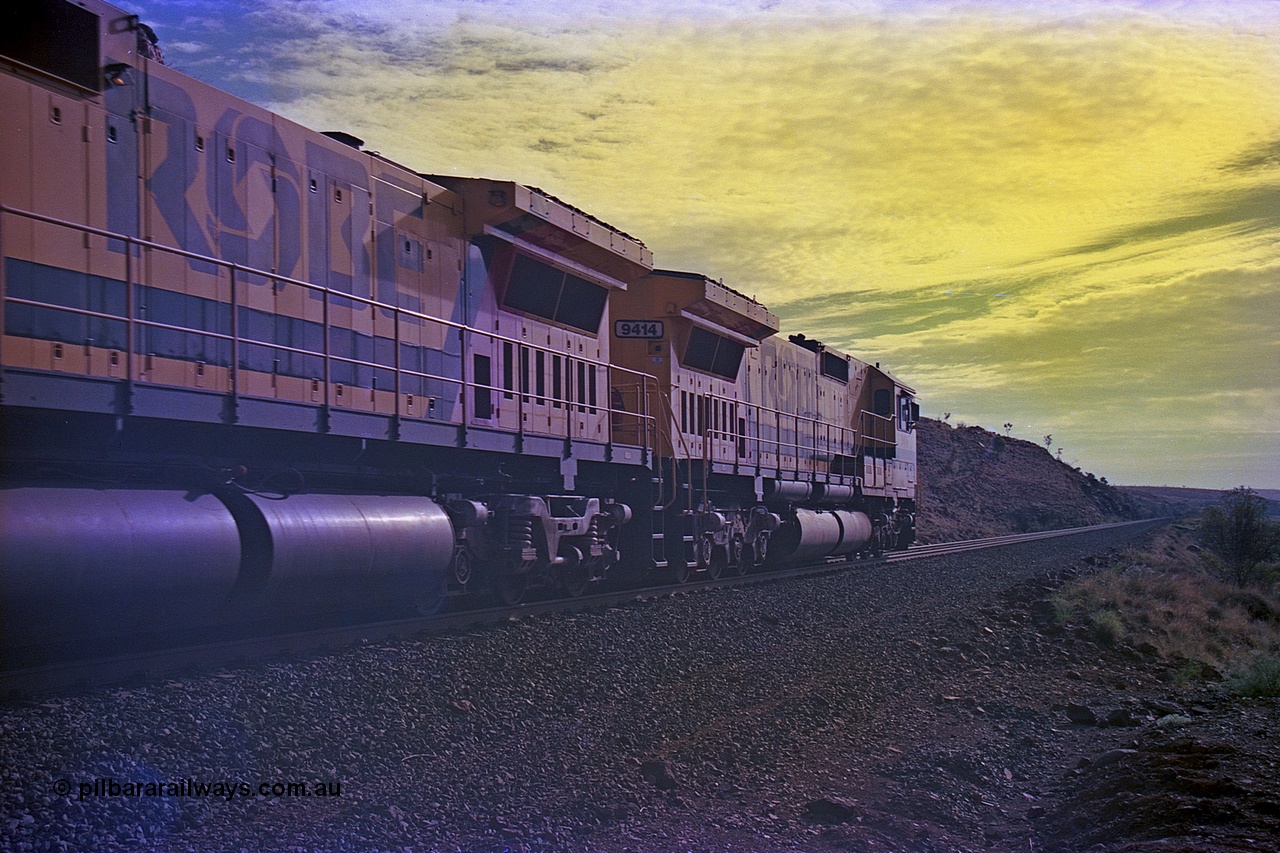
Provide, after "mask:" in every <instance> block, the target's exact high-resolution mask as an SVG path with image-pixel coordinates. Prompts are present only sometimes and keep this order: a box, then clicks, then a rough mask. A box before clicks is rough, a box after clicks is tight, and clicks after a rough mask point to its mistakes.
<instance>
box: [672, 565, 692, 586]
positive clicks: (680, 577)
mask: <svg viewBox="0 0 1280 853" xmlns="http://www.w3.org/2000/svg"><path fill="white" fill-rule="evenodd" d="M691 574H693V570H692V569H690V568H689V564H688V563H687V562H685V561H684V560H677V561H676V563H675V565H673V566H672V567H671V579H672V580H673V581H675V582H676V583H688V582H689V576H690V575H691Z"/></svg>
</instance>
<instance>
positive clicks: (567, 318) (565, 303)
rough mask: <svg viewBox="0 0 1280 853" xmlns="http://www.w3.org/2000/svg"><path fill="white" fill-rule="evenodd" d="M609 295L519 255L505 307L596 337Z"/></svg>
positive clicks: (514, 266) (514, 265) (594, 286)
mask: <svg viewBox="0 0 1280 853" xmlns="http://www.w3.org/2000/svg"><path fill="white" fill-rule="evenodd" d="M608 295H609V292H608V291H607V290H606V289H605V288H603V287H601V286H599V285H597V284H592V283H591V282H589V281H587V280H586V279H583V278H578V276H576V275H572V274H570V273H567V272H562V271H561V270H558V269H556V268H555V267H552V266H549V265H547V264H544V263H542V262H541V261H538V260H535V259H533V258H531V257H529V256H528V255H522V254H517V255H516V256H515V262H514V263H513V264H512V267H511V277H510V278H509V279H507V292H506V295H505V296H504V297H503V300H502V304H503V306H504V307H506V308H510V309H511V310H513V311H520V312H523V313H525V314H532V315H533V316H535V317H541V318H542V319H544V320H550V321H551V322H553V323H559V324H560V325H562V326H570V327H572V328H574V329H578V330H580V331H583V332H586V333H587V334H591V335H594V334H596V333H597V332H598V331H599V329H600V317H601V316H602V315H603V314H604V306H605V301H606V300H607V298H608Z"/></svg>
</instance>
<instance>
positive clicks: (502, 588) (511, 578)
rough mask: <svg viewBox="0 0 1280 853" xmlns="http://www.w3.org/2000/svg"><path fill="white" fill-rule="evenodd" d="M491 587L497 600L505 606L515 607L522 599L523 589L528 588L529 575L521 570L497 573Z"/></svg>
mask: <svg viewBox="0 0 1280 853" xmlns="http://www.w3.org/2000/svg"><path fill="white" fill-rule="evenodd" d="M493 588H494V593H495V594H496V595H497V596H498V601H500V602H502V603H503V604H505V605H506V606H507V607H515V606H516V605H517V604H519V603H520V602H521V601H523V600H524V594H525V591H526V590H527V589H528V588H529V575H528V574H527V573H523V572H522V573H520V574H515V573H507V574H503V575H499V576H498V577H497V578H496V579H495V580H494V582H493Z"/></svg>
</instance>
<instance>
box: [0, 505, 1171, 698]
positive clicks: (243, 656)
mask: <svg viewBox="0 0 1280 853" xmlns="http://www.w3.org/2000/svg"><path fill="white" fill-rule="evenodd" d="M1165 521H1166V520H1165V519H1154V520H1151V519H1148V520H1142V521H1128V522H1118V523H1113V524H1102V525H1094V526H1090V527H1074V528H1068V529H1063V530H1050V531H1041V532H1038V533H1022V534H1011V535H1006V536H995V537H990V538H987V539H972V540H965V541H961V542H947V543H942V544H937V545H916V546H912V547H911V548H910V549H908V550H907V551H902V552H895V553H892V554H888V555H886V556H883V557H878V558H871V559H861V560H840V561H836V562H821V563H813V564H809V565H804V566H791V567H786V568H782V569H776V570H771V571H762V572H755V573H752V574H749V575H745V576H742V577H732V578H719V579H716V580H693V581H691V582H688V583H683V584H674V583H672V584H662V585H655V586H645V587H639V588H629V589H625V590H608V591H602V592H598V593H593V594H590V595H584V596H581V597H579V598H573V599H549V600H545V601H530V602H527V603H523V604H519V605H515V606H503V607H487V608H477V609H470V610H466V611H460V612H457V613H448V612H447V613H443V614H438V615H435V616H419V617H413V618H401V619H391V620H386V621H366V622H360V623H356V624H344V625H336V626H334V625H330V626H326V627H322V628H316V629H311V630H302V631H293V632H289V633H273V634H265V635H264V634H259V635H254V636H246V637H238V638H234V639H227V640H219V641H215V642H208V643H200V644H194V645H185V646H178V647H165V648H155V649H148V650H145V651H137V652H131V653H128V654H118V655H112V656H106V657H96V658H83V659H76V660H69V661H62V662H57V663H52V664H48V665H39V666H29V667H20V668H13V669H6V670H0V697H22V696H32V695H40V694H47V693H51V692H59V691H68V690H76V689H87V688H95V687H106V686H111V685H119V684H127V683H138V682H145V681H148V680H154V679H160V678H165V677H174V676H177V675H181V674H186V673H191V672H194V671H202V670H208V669H213V668H217V667H224V666H232V665H238V664H245V663H251V662H255V661H262V660H270V659H275V658H280V657H288V656H293V655H303V654H315V653H317V652H323V651H328V650H334V649H340V648H344V647H349V646H353V645H359V644H363V643H372V642H378V641H381V640H386V639H390V638H394V637H410V636H415V635H419V634H424V633H426V634H439V633H445V632H448V631H452V630H457V629H460V628H466V627H472V626H477V625H494V624H500V623H503V622H508V621H512V620H517V619H521V618H527V617H531V616H538V615H543V614H547V613H558V612H571V611H580V610H589V609H593V608H601V607H615V606H620V605H625V604H630V603H634V602H639V601H645V600H651V599H656V598H662V597H665V596H670V595H677V594H688V593H695V592H701V591H705V590H713V589H722V588H727V587H736V586H746V585H752V584H762V583H776V582H778V581H781V580H788V579H794V578H804V577H813V576H816V575H821V574H827V573H832V572H841V571H847V570H849V569H851V568H853V567H858V568H873V567H875V566H879V565H886V564H889V563H897V562H902V561H905V560H919V559H926V558H931V557H940V556H947V555H951V554H959V553H963V552H966V551H978V550H985V549H991V548H1000V547H1004V546H1009V545H1017V544H1022V543H1026V542H1035V541H1039V540H1043V539H1053V538H1058V537H1063V536H1074V535H1082V534H1088V533H1092V532H1097V531H1102V530H1109V529H1115V528H1123V527H1137V526H1147V527H1155V526H1158V525H1160V524H1163V523H1165Z"/></svg>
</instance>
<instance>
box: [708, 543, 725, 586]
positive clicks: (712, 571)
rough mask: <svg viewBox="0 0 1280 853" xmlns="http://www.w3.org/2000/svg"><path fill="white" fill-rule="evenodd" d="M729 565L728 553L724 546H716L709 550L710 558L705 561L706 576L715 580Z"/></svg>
mask: <svg viewBox="0 0 1280 853" xmlns="http://www.w3.org/2000/svg"><path fill="white" fill-rule="evenodd" d="M728 567H729V555H728V553H726V552H725V549H724V548H721V547H718V546H717V547H716V548H714V549H712V551H711V559H710V560H708V561H707V578H708V579H710V580H716V579H718V578H719V577H720V575H722V574H724V570H725V569H726V568H728Z"/></svg>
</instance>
